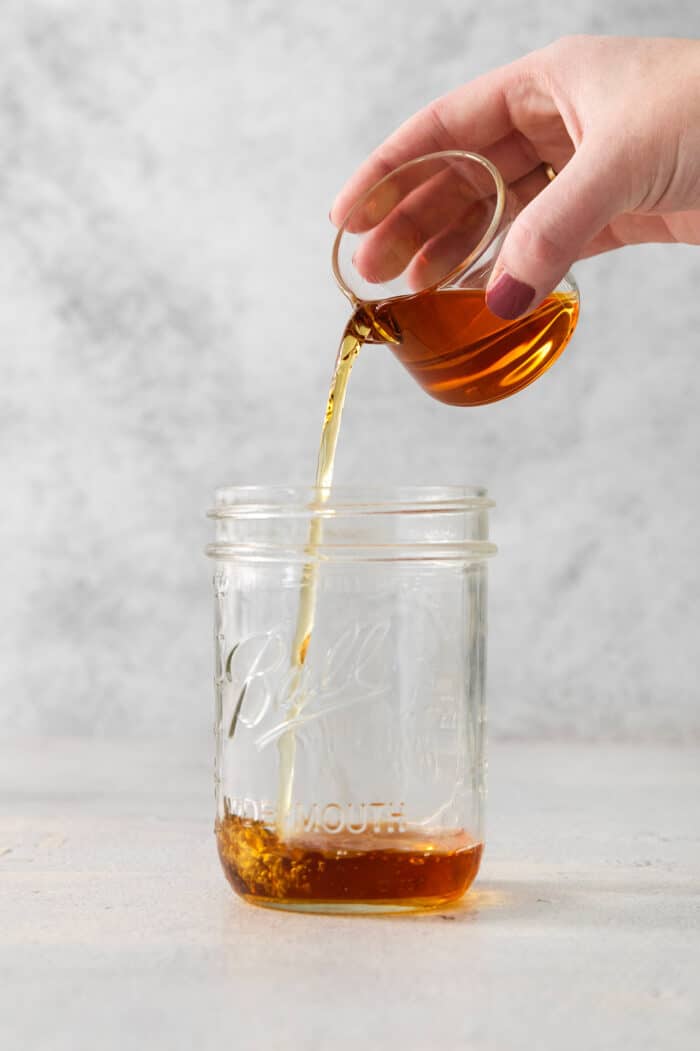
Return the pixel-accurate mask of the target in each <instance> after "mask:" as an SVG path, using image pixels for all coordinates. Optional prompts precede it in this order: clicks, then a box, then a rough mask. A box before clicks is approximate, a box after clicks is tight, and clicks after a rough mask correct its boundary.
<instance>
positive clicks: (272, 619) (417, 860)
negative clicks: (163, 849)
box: [207, 487, 496, 912]
mask: <svg viewBox="0 0 700 1051" xmlns="http://www.w3.org/2000/svg"><path fill="white" fill-rule="evenodd" d="M491 506H492V503H491V501H490V500H489V499H488V498H487V496H486V492H485V490H483V489H476V488H474V489H471V488H437V487H435V488H433V487H430V488H397V489H393V490H391V489H384V490H382V491H381V492H379V491H373V490H363V489H359V488H353V489H344V488H343V487H334V488H333V490H332V491H331V492H321V491H319V490H314V489H302V488H299V489H293V488H229V489H221V490H219V491H218V492H217V494H216V501H215V507H214V509H213V510H212V511H210V516H211V517H212V518H213V520H214V523H215V528H216V536H215V541H214V543H212V544H211V545H210V546H209V547H208V549H207V553H208V554H209V555H210V557H211V558H213V559H214V561H215V570H214V577H213V580H214V593H215V698H216V718H215V734H216V760H215V779H216V807H217V813H216V837H217V843H218V849H219V856H220V858H221V863H222V866H223V869H224V872H225V873H226V876H227V878H228V880H229V882H230V883H231V885H232V886H233V888H234V889H235V890H236V891H237V892H238V893H239V894H240V895H241V896H242V897H244V898H245V899H246V900H247V901H249V902H253V903H255V904H259V905H265V906H268V907H277V908H285V909H299V910H306V911H319V912H373V911H381V912H390V911H411V910H420V909H426V908H432V907H440V906H443V905H445V904H447V903H449V902H453V901H456V900H457V899H459V898H460V897H461V896H462V895H463V894H464V893H465V891H466V890H467V889H468V887H469V886H470V885H471V883H472V881H473V880H474V878H475V876H476V874H477V871H478V868H479V863H480V860H481V854H482V850H483V827H482V819H483V801H484V728H485V708H484V675H485V660H486V593H487V592H486V574H487V561H488V559H489V557H490V556H492V555H493V554H494V553H495V550H496V549H495V547H494V546H493V545H492V544H491V543H490V542H489V540H488V512H489V509H490V507H491ZM310 537H312V538H313V542H312V543H310ZM300 623H303V624H304V632H303V643H302V645H301V646H300V647H299V646H298V643H297V640H298V637H299V628H300Z"/></svg>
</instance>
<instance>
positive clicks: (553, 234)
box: [486, 146, 623, 320]
mask: <svg viewBox="0 0 700 1051" xmlns="http://www.w3.org/2000/svg"><path fill="white" fill-rule="evenodd" d="M604 156H605V154H604V153H603V152H601V151H599V150H597V149H595V148H594V147H593V146H588V147H581V148H580V149H579V150H578V151H577V152H576V153H575V154H574V156H573V157H572V158H571V160H570V161H569V162H568V164H567V165H566V166H565V167H564V168H563V169H562V171H561V172H560V173H559V174H558V175H557V176H556V178H555V179H553V180H552V182H550V184H549V185H548V186H547V187H545V189H544V190H542V192H541V193H539V194H538V195H537V197H535V198H534V199H533V200H532V201H530V203H529V204H528V205H527V207H526V208H524V209H523V211H522V212H521V213H520V215H518V217H517V218H516V219H515V221H514V222H513V225H512V226H511V228H510V230H509V231H508V233H507V235H506V238H505V240H504V242H503V247H502V248H501V251H500V253H499V255H498V259H497V260H496V263H495V265H494V268H493V273H492V274H491V277H490V279H489V283H488V286H487V288H486V305H487V306H488V308H489V310H491V312H492V313H494V314H497V315H498V316H499V317H502V318H507V319H508V320H511V319H513V318H516V317H520V315H521V314H524V313H525V312H526V311H527V310H528V309H531V308H533V307H535V306H537V304H538V303H539V302H540V300H542V299H543V298H544V297H545V296H546V295H547V294H548V293H549V292H551V291H552V290H553V289H554V288H556V286H557V285H558V284H559V282H560V281H561V279H562V278H563V277H564V275H565V274H566V272H567V270H568V269H569V267H570V266H571V264H572V262H573V261H574V260H575V259H577V258H578V256H579V254H580V252H581V251H582V250H583V247H584V245H585V244H587V243H588V241H590V240H591V238H592V237H594V236H595V235H596V234H597V233H599V232H600V230H602V229H603V227H604V226H606V224H607V223H608V222H609V221H610V219H612V217H613V216H614V215H616V214H617V213H618V212H619V211H622V210H623V207H618V202H617V200H616V195H615V193H614V191H613V192H612V193H611V185H610V184H611V181H612V180H610V178H609V176H608V174H607V173H605V172H603V170H602V166H601V164H600V159H601V157H604Z"/></svg>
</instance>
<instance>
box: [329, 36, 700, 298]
mask: <svg viewBox="0 0 700 1051" xmlns="http://www.w3.org/2000/svg"><path fill="white" fill-rule="evenodd" d="M450 149H463V150H471V151H474V152H478V153H481V154H483V155H484V156H485V157H488V158H489V159H490V160H491V161H492V162H493V163H494V164H495V165H496V166H497V167H498V168H499V170H500V172H501V174H502V175H503V177H504V179H505V181H506V183H507V184H508V185H509V186H510V188H511V189H512V190H513V192H514V193H515V194H516V196H518V198H519V199H520V200H521V202H522V203H523V204H524V205H525V207H524V208H523V211H522V212H521V213H520V215H519V216H518V217H517V218H516V220H515V221H514V223H513V225H512V227H511V229H510V230H509V232H508V234H507V236H506V238H505V241H504V243H503V246H502V248H501V251H500V253H499V256H498V259H497V261H496V263H495V266H494V269H493V273H492V274H491V277H490V279H489V284H488V287H487V304H488V306H489V308H490V309H491V310H492V311H493V313H495V314H498V315H500V316H501V317H504V318H515V317H518V316H519V315H521V314H523V313H525V312H526V311H527V310H529V309H531V308H532V307H534V306H536V305H537V303H538V302H539V301H540V300H542V299H543V298H544V296H546V295H547V294H548V293H549V292H551V291H552V290H553V289H554V288H555V287H556V286H557V285H558V284H559V282H560V280H561V279H562V277H563V276H564V275H565V273H566V271H567V270H568V269H569V267H570V266H571V264H572V263H573V262H574V261H575V260H577V259H583V258H585V257H587V256H591V255H595V254H597V253H599V252H606V251H609V250H610V249H613V248H619V247H621V246H623V245H630V244H640V243H642V242H668V241H676V242H683V243H687V244H700V41H697V40H675V39H636V38H622V37H618V38H616V37H586V36H576V37H566V38H564V39H562V40H558V41H557V42H556V43H554V44H551V45H550V46H549V47H546V48H544V49H543V50H541V51H535V52H533V53H531V54H529V55H526V56H525V57H524V58H521V59H519V60H518V61H516V62H513V63H512V64H510V65H508V66H504V67H502V68H500V69H496V70H494V71H492V72H490V73H487V74H486V75H484V76H482V77H479V78H478V79H477V80H474V81H471V82H470V83H468V84H465V85H463V86H462V87H460V88H457V89H456V90H455V91H452V92H450V93H449V94H448V95H444V96H443V97H442V98H439V99H437V100H436V101H434V102H432V103H430V104H429V105H428V106H426V107H425V109H423V110H421V111H420V112H419V113H417V114H415V116H413V117H411V118H410V119H409V120H408V121H406V123H405V124H403V125H402V126H401V127H400V128H399V129H398V130H397V131H396V132H394V134H393V135H391V136H390V137H389V138H388V139H387V140H386V142H384V143H383V144H382V145H381V146H380V147H379V148H378V149H377V150H376V151H375V152H374V153H373V154H371V156H370V157H369V158H368V159H367V160H366V161H365V162H364V164H362V166H361V167H360V168H359V169H358V171H357V172H356V173H355V174H354V175H353V176H352V178H351V179H350V180H349V182H348V183H346V185H345V186H344V188H343V189H342V190H341V192H340V194H339V195H338V197H337V198H336V201H335V203H334V205H333V208H332V210H331V220H332V221H333V222H334V223H335V224H336V225H340V224H341V223H342V221H343V218H344V216H345V215H346V214H347V213H348V211H349V210H350V208H351V207H352V205H353V204H354V202H355V201H356V200H357V199H358V197H359V196H360V195H361V194H362V193H364V192H365V190H367V189H368V188H369V187H370V186H371V185H373V184H374V183H375V182H376V181H377V180H378V179H380V178H382V176H384V175H386V174H387V173H388V172H389V171H392V170H393V169H394V168H396V167H398V165H400V164H402V163H404V162H405V161H407V160H410V159H411V158H413V157H417V156H420V155H421V154H424V153H431V152H434V151H437V150H450ZM546 164H550V165H552V167H553V168H554V169H555V171H556V172H558V175H557V177H556V178H555V179H554V180H553V181H552V182H551V183H550V182H549V181H548V179H547V176H546V174H545V170H544V165H546Z"/></svg>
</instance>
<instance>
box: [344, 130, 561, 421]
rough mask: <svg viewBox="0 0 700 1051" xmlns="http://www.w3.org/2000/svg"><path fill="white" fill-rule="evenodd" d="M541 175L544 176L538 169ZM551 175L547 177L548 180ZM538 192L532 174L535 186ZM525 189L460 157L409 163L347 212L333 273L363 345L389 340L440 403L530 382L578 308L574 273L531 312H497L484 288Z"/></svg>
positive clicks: (474, 158) (467, 401) (447, 154)
mask: <svg viewBox="0 0 700 1051" xmlns="http://www.w3.org/2000/svg"><path fill="white" fill-rule="evenodd" d="M535 174H536V173H535ZM547 178H548V176H547V175H546V174H545V172H544V170H543V171H542V172H541V180H542V185H546V181H547ZM525 181H526V182H527V193H531V192H532V189H533V187H532V177H528V179H527V180H525ZM519 190H520V192H521V193H522V194H526V189H525V187H523V186H519V184H517V183H516V184H515V185H514V186H510V187H507V186H506V184H505V182H504V180H503V178H502V176H501V174H500V172H499V171H498V169H497V168H496V167H495V166H494V165H493V164H492V163H491V161H489V160H488V159H487V158H486V157H481V156H479V154H476V153H467V152H465V151H461V150H446V151H443V152H441V153H432V154H427V155H426V156H423V157H418V158H416V159H415V160H411V161H408V162H407V163H406V164H402V165H401V166H400V167H399V168H396V169H395V170H394V171H392V172H390V173H389V174H388V175H386V176H385V177H384V178H383V179H380V180H379V182H377V183H375V185H374V186H372V187H370V189H369V190H367V191H366V192H365V193H364V194H363V195H362V196H361V197H360V198H359V199H358V200H357V201H356V202H355V204H354V205H353V207H352V208H351V209H350V211H349V212H348V214H347V215H346V217H345V219H344V221H343V223H342V225H341V227H340V229H339V230H338V234H337V236H336V239H335V243H334V245H333V256H332V264H333V273H334V275H335V278H336V281H337V282H338V285H339V286H340V288H341V290H342V291H343V292H344V293H345V295H346V296H347V297H348V299H349V300H350V303H351V304H352V307H353V311H354V313H353V317H352V318H351V321H350V323H349V326H348V327H349V329H350V331H351V333H356V334H357V336H358V338H359V340H360V341H361V342H363V343H368V342H370V343H372V342H374V343H385V344H386V345H387V346H388V347H389V348H390V349H391V350H392V352H393V353H394V354H395V356H396V357H397V358H398V360H399V361H400V362H401V364H402V365H404V366H405V368H407V369H408V371H409V372H410V373H411V375H412V376H413V377H414V379H415V380H417V382H418V383H419V384H420V385H421V386H422V387H423V389H424V390H425V391H426V392H427V393H428V394H430V395H431V396H432V397H434V398H437V399H438V400H439V401H442V402H446V403H447V404H449V405H483V404H485V403H487V402H492V401H498V400H500V399H501V398H506V397H508V396H509V395H511V394H515V393H516V392H517V391H519V390H522V389H523V387H526V386H528V385H529V384H530V383H532V382H533V381H534V380H536V379H537V378H538V377H539V376H541V375H542V373H543V372H545V371H546V370H547V369H548V368H549V367H550V366H551V365H552V364H553V363H554V362H555V361H556V359H557V358H558V357H559V355H560V354H561V353H562V351H563V350H564V348H565V346H566V344H567V343H568V341H569V339H570V337H571V335H572V333H573V331H574V328H575V327H576V322H577V320H578V313H579V294H578V289H577V287H576V283H575V281H574V278H573V276H572V275H571V274H567V275H566V277H565V278H564V279H563V280H562V282H561V283H560V284H559V286H558V287H557V289H555V291H554V292H553V293H551V294H550V295H548V296H546V297H545V299H544V300H543V301H542V303H540V304H539V305H537V306H536V307H535V308H534V309H533V310H532V311H531V312H530V313H528V314H526V315H525V316H524V317H520V318H518V319H516V320H514V321H504V320H503V319H501V318H499V317H496V316H495V315H494V314H492V313H491V311H490V310H489V309H488V307H487V305H486V296H485V289H486V285H487V283H488V280H489V277H490V276H491V273H492V270H493V266H494V263H495V261H496V258H497V256H498V253H499V251H500V249H501V245H502V244H503V241H504V239H505V236H506V234H507V233H508V230H509V229H510V227H511V225H512V223H513V220H514V219H515V217H516V216H517V215H518V213H519V212H520V211H521V209H522V207H523V199H524V198H523V197H521V196H519Z"/></svg>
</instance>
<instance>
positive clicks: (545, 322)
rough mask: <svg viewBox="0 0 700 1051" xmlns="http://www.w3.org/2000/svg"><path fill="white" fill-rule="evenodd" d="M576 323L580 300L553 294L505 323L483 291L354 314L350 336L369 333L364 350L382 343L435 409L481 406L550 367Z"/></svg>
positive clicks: (448, 293)
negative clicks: (363, 329) (357, 329)
mask: <svg viewBox="0 0 700 1051" xmlns="http://www.w3.org/2000/svg"><path fill="white" fill-rule="evenodd" d="M577 318H578V296H577V295H575V294H573V293H570V292H553V293H552V294H551V295H549V296H547V297H546V299H544V300H543V301H542V303H540V305H539V306H538V307H537V309H536V310H533V311H532V313H531V314H528V315H527V316H526V317H523V318H518V319H517V320H516V321H503V320H502V319H501V318H499V317H496V315H495V314H492V313H491V311H490V310H489V309H488V307H487V306H486V293H485V292H484V290H483V289H478V288H450V289H443V290H439V289H438V290H437V291H430V292H422V293H421V294H419V295H416V296H410V297H408V298H406V299H396V300H392V301H391V302H388V303H382V304H380V305H379V306H375V305H372V306H366V307H360V308H359V309H358V310H357V311H356V312H355V314H354V315H353V317H352V319H351V321H350V326H349V328H350V327H351V326H352V325H353V323H354V324H355V325H357V324H358V322H361V323H362V324H363V325H365V326H369V327H370V328H371V329H372V330H373V331H372V334H371V336H370V339H365V340H364V342H373V343H378V342H386V343H387V345H388V346H389V348H390V349H391V350H392V351H393V353H394V354H395V355H396V357H397V358H398V359H399V361H400V362H401V364H402V365H404V366H405V368H407V369H408V371H409V372H410V373H411V375H412V376H413V377H414V379H415V380H416V381H417V382H418V383H419V384H420V385H421V387H422V388H423V389H424V390H425V391H426V392H427V393H428V394H430V395H432V397H433V398H437V399H438V401H442V402H445V403H446V404H448V405H486V404H487V403H488V402H492V401H500V399H501V398H507V397H508V396H509V395H511V394H515V393H516V392H517V391H519V390H522V389H523V387H527V386H528V384H530V383H532V382H533V381H534V380H536V379H537V378H538V377H539V376H541V375H542V373H543V372H545V371H546V370H547V369H548V368H549V367H550V366H551V365H553V364H554V362H555V361H556V359H557V358H558V357H559V355H560V354H561V352H562V351H563V350H564V347H565V346H566V344H567V343H568V341H569V338H570V336H571V334H572V332H573V330H574V328H575V327H576V321H577ZM387 337H388V338H387Z"/></svg>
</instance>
